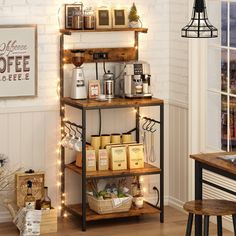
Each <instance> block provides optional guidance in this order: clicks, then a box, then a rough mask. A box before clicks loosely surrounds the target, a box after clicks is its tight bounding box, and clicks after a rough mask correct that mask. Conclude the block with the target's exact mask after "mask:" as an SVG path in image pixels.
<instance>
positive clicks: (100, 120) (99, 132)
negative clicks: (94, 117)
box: [98, 109, 102, 135]
mask: <svg viewBox="0 0 236 236" xmlns="http://www.w3.org/2000/svg"><path fill="white" fill-rule="evenodd" d="M98 115H99V131H98V134H99V135H101V132H102V112H101V109H98Z"/></svg>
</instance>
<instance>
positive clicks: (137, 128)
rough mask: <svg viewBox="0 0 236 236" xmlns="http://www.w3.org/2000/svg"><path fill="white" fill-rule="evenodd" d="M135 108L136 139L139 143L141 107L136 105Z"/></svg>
mask: <svg viewBox="0 0 236 236" xmlns="http://www.w3.org/2000/svg"><path fill="white" fill-rule="evenodd" d="M135 109H136V141H137V142H138V143H139V126H140V123H139V116H140V115H139V112H140V109H139V107H135Z"/></svg>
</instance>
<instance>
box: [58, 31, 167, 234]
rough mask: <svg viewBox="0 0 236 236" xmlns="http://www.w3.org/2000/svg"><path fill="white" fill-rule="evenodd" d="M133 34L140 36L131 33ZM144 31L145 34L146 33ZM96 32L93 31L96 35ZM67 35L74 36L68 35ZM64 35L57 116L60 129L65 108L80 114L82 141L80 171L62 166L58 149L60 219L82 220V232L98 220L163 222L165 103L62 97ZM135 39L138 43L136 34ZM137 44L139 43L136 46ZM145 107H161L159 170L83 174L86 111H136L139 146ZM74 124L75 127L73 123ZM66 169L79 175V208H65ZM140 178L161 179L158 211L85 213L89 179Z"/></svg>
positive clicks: (146, 206)
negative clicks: (156, 218)
mask: <svg viewBox="0 0 236 236" xmlns="http://www.w3.org/2000/svg"><path fill="white" fill-rule="evenodd" d="M132 31H134V32H135V33H138V32H142V30H141V31H135V30H132ZM145 31H146V30H145ZM95 32H96V31H95ZM70 33H73V32H72V31H70ZM65 34H66V32H63V31H61V36H60V107H61V109H60V115H61V127H62V128H64V126H65V123H66V122H67V121H65V110H66V109H65V106H70V107H74V108H76V109H79V110H80V111H81V116H82V119H81V124H79V125H77V126H78V127H79V128H80V132H81V138H82V156H83V158H82V168H78V167H76V166H75V165H74V164H73V163H72V164H66V163H65V148H64V147H63V146H61V172H62V175H61V183H62V184H61V193H62V195H61V197H62V202H63V204H62V212H61V213H62V215H63V214H64V212H65V211H68V212H70V213H72V214H74V215H77V216H79V217H81V219H82V230H83V231H85V230H86V222H87V221H91V220H100V219H108V218H122V217H132V216H140V215H144V214H154V213H160V222H162V223H163V222H164V101H163V100H161V99H157V98H151V99H150V98H145V99H126V98H115V99H112V100H110V101H106V102H98V101H95V100H73V99H71V98H68V97H64V64H65V61H64V60H63V59H64V51H65V50H64V35H65ZM135 39H136V40H137V37H136V34H135ZM137 43H138V42H137ZM147 106H158V107H160V118H159V121H157V123H158V124H159V130H160V167H159V168H158V167H155V166H152V165H150V164H147V163H146V164H145V167H144V169H138V170H126V171H104V172H103V171H100V172H99V171H96V172H91V173H90V172H86V159H85V157H86V128H87V127H86V120H87V111H89V110H98V109H101V110H102V109H116V108H135V109H136V113H135V128H134V129H133V130H132V131H135V132H136V141H137V142H139V131H140V108H141V107H147ZM73 124H74V123H73ZM61 132H62V135H65V131H64V129H62V131H61ZM65 169H68V170H70V171H73V172H75V173H77V174H79V175H80V176H81V178H82V189H81V194H82V204H79V205H73V206H71V205H66V204H65V195H64V193H65V184H66V182H65ZM140 175H158V176H160V204H159V207H158V206H155V205H152V204H150V203H145V204H144V208H143V209H142V210H141V209H140V210H137V209H133V208H132V209H131V210H130V212H126V213H116V214H109V215H108V214H105V215H98V214H96V213H94V212H92V211H91V210H89V209H88V207H87V203H86V182H87V180H88V179H93V178H96V179H99V178H108V177H109V178H111V177H112V178H118V177H121V176H122V177H124V176H126V177H128V176H140Z"/></svg>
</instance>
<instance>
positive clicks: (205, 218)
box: [204, 216, 210, 236]
mask: <svg viewBox="0 0 236 236" xmlns="http://www.w3.org/2000/svg"><path fill="white" fill-rule="evenodd" d="M209 218H210V216H204V236H208V235H209Z"/></svg>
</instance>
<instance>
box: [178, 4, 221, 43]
mask: <svg viewBox="0 0 236 236" xmlns="http://www.w3.org/2000/svg"><path fill="white" fill-rule="evenodd" d="M181 36H182V37H185V38H216V37H217V36H218V30H217V29H216V28H215V27H214V26H213V25H212V24H211V23H210V22H209V20H208V17H207V11H206V4H205V0H195V2H194V6H193V13H192V18H191V20H190V22H189V23H188V24H187V25H186V26H185V27H184V28H182V30H181Z"/></svg>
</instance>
